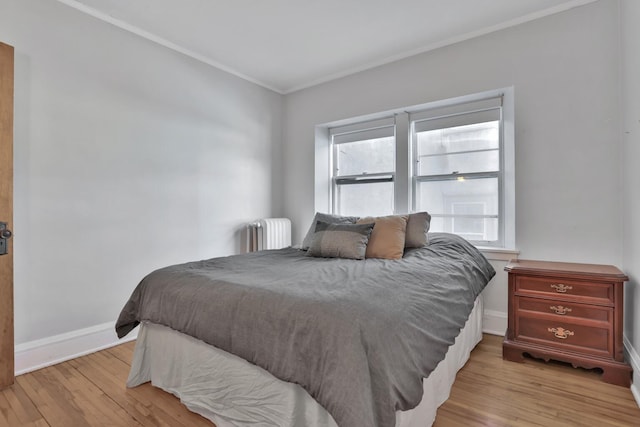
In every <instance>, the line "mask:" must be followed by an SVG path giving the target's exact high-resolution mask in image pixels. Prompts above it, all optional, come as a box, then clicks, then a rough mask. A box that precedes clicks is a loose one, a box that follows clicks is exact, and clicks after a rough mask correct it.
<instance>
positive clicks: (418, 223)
mask: <svg viewBox="0 0 640 427" xmlns="http://www.w3.org/2000/svg"><path fill="white" fill-rule="evenodd" d="M430 225H431V215H429V214H428V213H427V212H417V213H412V214H409V219H408V220H407V231H406V233H405V238H404V247H405V248H421V247H423V246H427V245H428V244H429V240H428V239H427V232H428V231H429V227H430Z"/></svg>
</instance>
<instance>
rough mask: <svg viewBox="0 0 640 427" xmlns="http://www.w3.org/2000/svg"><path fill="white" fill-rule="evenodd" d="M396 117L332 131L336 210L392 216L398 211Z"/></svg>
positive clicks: (345, 213)
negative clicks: (396, 192)
mask: <svg viewBox="0 0 640 427" xmlns="http://www.w3.org/2000/svg"><path fill="white" fill-rule="evenodd" d="M394 130H395V126H394V123H393V118H390V119H386V120H377V121H374V122H365V123H362V124H359V125H357V126H346V127H339V128H332V129H331V130H330V134H331V139H332V141H331V143H332V146H333V174H332V177H333V179H332V180H333V192H332V193H333V201H332V206H333V209H332V211H333V212H335V213H339V214H340V215H353V216H363V215H374V216H382V215H390V214H391V213H393V211H394V197H393V196H394V179H395V151H396V147H395V135H394Z"/></svg>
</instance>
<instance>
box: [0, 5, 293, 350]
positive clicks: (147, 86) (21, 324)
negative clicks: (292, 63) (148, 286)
mask: <svg viewBox="0 0 640 427" xmlns="http://www.w3.org/2000/svg"><path fill="white" fill-rule="evenodd" d="M0 40H2V41H3V42H5V43H8V44H11V45H13V46H14V47H15V54H16V63H15V142H14V148H15V159H14V168H15V196H14V197H15V200H14V206H15V209H14V210H15V212H14V213H15V215H14V218H15V225H14V232H15V242H14V244H15V337H16V343H17V344H24V343H27V342H33V340H38V339H41V338H45V337H51V336H57V335H58V334H64V333H67V332H70V331H75V330H78V329H84V328H91V327H93V326H94V325H100V324H103V323H105V322H113V321H115V319H116V318H117V316H118V314H119V311H120V309H121V308H122V306H123V305H124V303H125V301H126V299H127V298H128V296H129V295H130V293H131V291H132V290H133V288H134V287H135V286H136V285H137V283H138V282H139V281H140V279H141V278H142V277H143V276H144V275H146V274H147V273H149V272H150V271H151V270H153V269H155V268H159V267H162V266H165V265H168V264H173V263H178V262H185V261H189V260H196V259H204V258H210V257H214V256H220V255H227V254H231V253H236V252H239V251H240V241H241V239H240V236H239V230H241V229H242V227H243V225H244V223H246V222H247V221H252V220H255V219H256V218H259V217H265V216H270V215H279V214H281V211H282V191H281V188H282V176H281V174H280V172H279V170H280V162H281V158H282V152H281V126H282V108H283V107H282V103H283V100H282V96H281V95H278V94H275V93H273V92H271V91H268V90H266V89H263V88H261V87H259V86H256V85H254V84H251V83H248V82H246V81H244V80H241V79H238V78H236V77H233V76H231V75H229V74H226V73H224V72H222V71H218V70H216V69H214V68H212V67H210V66H207V65H204V64H201V63H199V62H197V61H194V60H192V59H190V58H187V57H185V56H183V55H181V54H178V53H176V52H173V51H170V50H168V49H166V48H163V47H160V46H158V45H156V44H154V43H151V42H149V41H146V40H144V39H142V38H140V37H137V36H134V35H132V34H130V33H127V32H125V31H122V30H120V29H118V28H116V27H113V26H111V25H108V24H105V23H103V22H101V21H98V20H96V19H94V18H91V17H89V16H87V15H84V14H82V13H80V12H78V11H76V10H74V9H71V8H69V7H67V6H65V5H63V4H61V3H58V2H55V1H51V0H0ZM18 362H19V361H18Z"/></svg>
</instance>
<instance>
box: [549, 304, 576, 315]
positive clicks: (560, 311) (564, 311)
mask: <svg viewBox="0 0 640 427" xmlns="http://www.w3.org/2000/svg"><path fill="white" fill-rule="evenodd" d="M549 309H550V310H553V311H554V312H555V313H556V314H560V315H565V314H567V313H571V309H570V308H569V307H563V306H561V305H559V306H557V307H556V306H555V305H552V306H551V307H549Z"/></svg>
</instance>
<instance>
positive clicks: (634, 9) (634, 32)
mask: <svg viewBox="0 0 640 427" xmlns="http://www.w3.org/2000/svg"><path fill="white" fill-rule="evenodd" d="M620 17H621V28H622V31H621V42H622V52H621V53H622V55H621V58H622V67H621V76H622V78H621V89H622V91H621V92H622V133H621V139H622V170H623V174H624V175H623V183H624V187H623V189H624V191H623V193H622V201H623V209H622V212H623V215H624V221H623V226H624V233H623V244H624V251H623V252H624V259H623V267H624V271H625V273H626V274H627V275H628V276H629V281H628V282H627V284H626V286H625V335H626V337H627V339H628V340H629V342H630V343H631V345H632V347H633V348H634V350H633V351H632V352H633V355H631V358H632V360H633V362H634V363H633V368H634V381H633V382H634V393H635V396H636V400H637V401H638V403H639V404H640V356H639V354H640V173H639V172H638V167H639V162H640V81H639V80H638V77H639V76H640V27H639V26H638V23H639V22H640V2H638V1H637V0H622V1H621V9H620Z"/></svg>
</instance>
